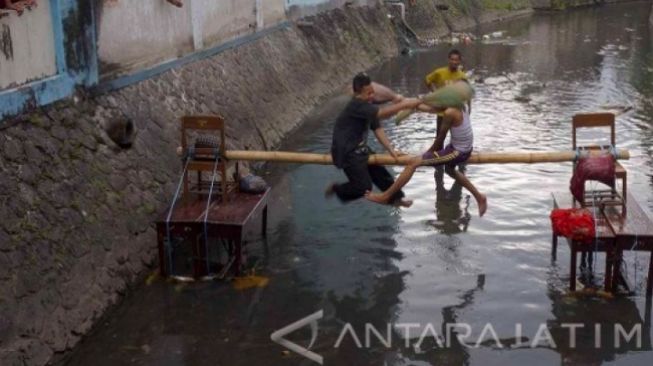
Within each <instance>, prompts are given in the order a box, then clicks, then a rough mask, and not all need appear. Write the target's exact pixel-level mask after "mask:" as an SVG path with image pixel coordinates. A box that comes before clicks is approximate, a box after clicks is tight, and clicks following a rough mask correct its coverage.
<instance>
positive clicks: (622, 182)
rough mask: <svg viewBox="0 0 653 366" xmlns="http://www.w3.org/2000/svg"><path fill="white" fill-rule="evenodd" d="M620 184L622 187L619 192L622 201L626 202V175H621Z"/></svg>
mask: <svg viewBox="0 0 653 366" xmlns="http://www.w3.org/2000/svg"><path fill="white" fill-rule="evenodd" d="M621 185H622V187H621V192H622V193H621V194H623V197H622V198H623V200H624V202H626V199H627V195H628V183H627V177H625V176H624V177H623V179H622V180H621Z"/></svg>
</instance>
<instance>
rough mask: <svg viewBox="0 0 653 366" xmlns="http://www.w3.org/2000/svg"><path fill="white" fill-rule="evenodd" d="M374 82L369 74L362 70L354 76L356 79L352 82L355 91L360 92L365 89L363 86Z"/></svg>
mask: <svg viewBox="0 0 653 366" xmlns="http://www.w3.org/2000/svg"><path fill="white" fill-rule="evenodd" d="M370 84H372V79H370V77H369V76H367V74H366V73H364V72H361V73H359V74H356V76H354V81H353V83H352V85H353V89H354V93H355V94H359V93H360V92H361V91H363V88H364V87H366V86H368V85H370Z"/></svg>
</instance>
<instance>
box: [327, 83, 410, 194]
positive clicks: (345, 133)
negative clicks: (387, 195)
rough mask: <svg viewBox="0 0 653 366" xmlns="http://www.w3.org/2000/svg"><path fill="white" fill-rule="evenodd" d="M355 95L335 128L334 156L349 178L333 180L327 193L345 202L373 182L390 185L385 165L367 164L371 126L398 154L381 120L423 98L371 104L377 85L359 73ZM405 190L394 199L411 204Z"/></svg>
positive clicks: (388, 147)
mask: <svg viewBox="0 0 653 366" xmlns="http://www.w3.org/2000/svg"><path fill="white" fill-rule="evenodd" d="M353 90H354V97H353V98H352V99H351V101H349V103H348V104H347V106H346V107H345V109H344V110H343V111H342V112H341V113H340V115H339V116H338V119H337V120H336V124H335V128H334V130H333V144H332V146H331V156H332V157H333V162H334V164H335V166H336V167H338V168H340V169H343V170H344V171H345V174H346V175H347V178H348V179H349V181H348V182H346V183H339V184H331V185H330V186H329V188H327V192H326V193H327V196H330V195H331V194H333V193H335V194H336V195H337V196H338V198H340V200H341V201H343V202H348V201H351V200H355V199H358V198H361V197H363V196H364V195H365V192H367V191H371V190H372V183H373V184H374V185H376V186H377V187H378V188H379V189H381V190H382V191H385V190H386V189H387V188H389V187H390V186H391V185H392V183H394V179H393V178H392V175H390V172H388V170H387V169H386V168H385V167H383V166H374V165H368V164H367V160H368V158H369V155H370V154H371V153H372V151H371V149H370V148H369V147H368V146H367V135H368V132H369V130H372V131H374V135H375V136H376V138H377V139H378V140H379V142H380V143H381V145H383V147H384V148H385V149H386V150H387V151H388V153H390V155H392V156H393V157H395V158H397V157H398V156H399V153H398V152H397V151H395V150H394V149H393V148H392V146H391V144H390V141H388V138H387V137H386V135H385V132H384V131H383V127H381V123H380V120H381V119H384V118H389V117H392V116H393V115H395V114H397V113H398V112H399V111H401V110H403V109H411V108H416V107H417V106H418V105H419V104H421V101H420V100H419V99H415V98H406V99H402V100H401V101H398V102H397V103H394V104H391V105H389V106H386V107H382V108H379V107H378V106H376V105H374V104H372V101H373V100H374V88H373V86H372V80H371V79H370V77H369V76H367V75H365V74H358V75H356V76H355V77H354V80H353ZM403 197H404V193H403V192H401V191H399V192H397V193H396V194H395V195H394V196H393V197H392V199H391V200H390V201H391V203H393V204H395V205H400V206H405V207H408V206H410V205H411V204H412V202H411V201H407V200H403Z"/></svg>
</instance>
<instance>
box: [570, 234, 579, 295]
mask: <svg viewBox="0 0 653 366" xmlns="http://www.w3.org/2000/svg"><path fill="white" fill-rule="evenodd" d="M577 253H578V251H577V250H576V245H575V243H573V242H572V243H571V268H570V272H571V273H570V274H569V290H570V291H576V265H577V264H576V254H577Z"/></svg>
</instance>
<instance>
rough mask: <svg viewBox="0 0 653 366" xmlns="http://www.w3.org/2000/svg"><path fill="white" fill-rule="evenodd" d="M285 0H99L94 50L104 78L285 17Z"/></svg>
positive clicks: (255, 28)
mask: <svg viewBox="0 0 653 366" xmlns="http://www.w3.org/2000/svg"><path fill="white" fill-rule="evenodd" d="M286 1H287V0H184V7H183V8H181V9H179V8H177V7H174V6H172V5H170V4H168V3H167V2H166V1H165V0H103V1H102V2H101V6H102V9H101V12H100V13H99V14H100V16H99V19H98V20H97V21H98V24H99V32H98V52H99V58H100V68H101V72H102V74H103V76H104V77H105V78H107V77H110V76H112V75H111V74H116V73H125V72H128V71H135V70H138V69H141V68H144V67H147V66H151V65H154V64H157V63H160V62H162V61H165V60H169V59H174V58H177V57H179V56H182V55H185V54H188V53H190V52H192V51H194V50H200V49H203V48H207V47H213V46H217V45H220V44H222V43H225V42H228V41H231V40H233V39H236V38H239V37H242V36H245V35H248V34H252V33H254V32H256V31H257V30H261V29H265V28H267V27H270V26H274V25H276V24H279V23H280V22H282V21H284V20H285V19H286V12H285V9H286V8H285V6H286Z"/></svg>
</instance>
